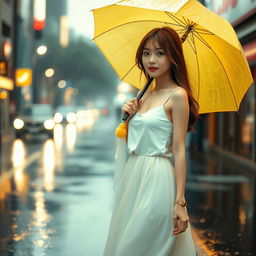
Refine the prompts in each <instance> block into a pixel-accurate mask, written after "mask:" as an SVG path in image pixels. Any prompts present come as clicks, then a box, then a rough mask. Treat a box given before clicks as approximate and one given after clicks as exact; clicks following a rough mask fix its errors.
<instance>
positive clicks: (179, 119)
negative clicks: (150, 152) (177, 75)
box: [172, 88, 189, 201]
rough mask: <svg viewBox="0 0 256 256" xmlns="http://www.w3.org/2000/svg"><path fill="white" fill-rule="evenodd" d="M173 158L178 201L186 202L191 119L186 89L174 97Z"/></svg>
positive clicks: (177, 92)
mask: <svg viewBox="0 0 256 256" xmlns="http://www.w3.org/2000/svg"><path fill="white" fill-rule="evenodd" d="M172 105H173V108H172V119H173V157H174V162H175V174H176V175H175V176H176V185H177V186H176V201H184V200H185V186H186V134H187V127H188V119H189V103H188V96H187V93H186V91H185V90H184V89H182V88H181V89H179V90H177V91H176V93H175V94H174V95H173V104H172Z"/></svg>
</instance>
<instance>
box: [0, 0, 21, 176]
mask: <svg viewBox="0 0 256 256" xmlns="http://www.w3.org/2000/svg"><path fill="white" fill-rule="evenodd" d="M17 9H18V1H14V0H8V1H7V0H5V1H4V0H0V48H1V49H0V152H1V154H0V155H1V159H0V162H1V166H2V162H3V161H5V159H4V157H3V154H2V152H4V151H6V150H7V149H6V141H7V140H8V139H9V137H10V126H11V125H10V123H11V121H10V116H11V115H13V113H14V111H15V110H14V108H15V106H14V101H13V88H14V72H13V71H14V66H15V32H16V26H15V22H14V18H15V14H16V12H17ZM0 172H1V171H0Z"/></svg>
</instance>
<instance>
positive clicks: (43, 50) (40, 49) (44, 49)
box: [36, 45, 47, 55]
mask: <svg viewBox="0 0 256 256" xmlns="http://www.w3.org/2000/svg"><path fill="white" fill-rule="evenodd" d="M36 52H37V54H38V55H44V54H46V52H47V47H46V46H45V45H40V46H39V47H38V48H37V49H36Z"/></svg>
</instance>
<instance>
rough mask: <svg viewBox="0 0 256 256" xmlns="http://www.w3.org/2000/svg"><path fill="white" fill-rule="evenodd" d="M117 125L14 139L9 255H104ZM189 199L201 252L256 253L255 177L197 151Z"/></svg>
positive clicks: (5, 200) (7, 187)
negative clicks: (254, 220) (255, 217)
mask: <svg viewBox="0 0 256 256" xmlns="http://www.w3.org/2000/svg"><path fill="white" fill-rule="evenodd" d="M115 126H116V120H115V118H112V117H111V116H106V117H100V118H99V119H98V120H95V121H94V120H91V121H90V122H88V123H86V125H84V126H83V127H77V126H75V125H67V126H64V127H62V126H56V128H55V131H54V140H52V139H45V138H27V140H26V141H24V140H21V139H16V140H15V141H14V142H13V143H12V145H11V146H12V150H11V153H10V155H9V156H10V166H9V168H8V170H7V171H5V172H3V170H2V172H3V173H2V175H1V178H0V187H1V189H0V227H1V228H0V255H1V256H11V255H12V256H18V255H24V256H44V255H45V256H46V255H47V256H48V255H49V256H71V255H72V256H100V255H102V252H103V248H104V244H105V241H106V238H107V232H108V227H109V222H110V217H111V208H112V203H113V188H112V185H113V183H112V182H113V178H112V177H113V170H114V150H115V136H114V128H115ZM6 157H7V158H8V154H6ZM186 198H187V200H188V202H189V205H188V211H189V214H190V219H191V225H192V230H193V234H194V238H195V242H196V246H197V250H198V255H199V256H200V255H201V256H204V255H214V256H215V255H216V256H217V255H230V256H231V255H232V256H233V255H241V256H245V255H256V249H255V235H254V232H253V231H254V230H255V223H254V222H253V218H252V216H253V213H254V210H255V208H254V207H255V174H253V173H252V172H249V171H246V170H242V169H241V168H239V167H237V166H234V165H232V163H230V162H225V161H224V160H222V159H221V158H220V157H218V156H214V155H209V154H198V153H195V152H191V153H190V154H188V178H187V196H186ZM131 256H135V255H131ZM184 256H185V255H184Z"/></svg>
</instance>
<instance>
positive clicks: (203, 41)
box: [193, 34, 238, 109]
mask: <svg viewBox="0 0 256 256" xmlns="http://www.w3.org/2000/svg"><path fill="white" fill-rule="evenodd" d="M193 35H195V36H196V37H197V38H198V39H199V40H200V41H201V42H202V43H204V44H205V45H206V46H208V48H209V49H210V50H211V51H212V52H213V54H214V55H215V56H216V58H217V59H218V61H219V63H220V64H221V66H222V68H223V70H224V72H225V75H226V77H227V79H228V83H229V86H230V89H231V92H232V94H233V98H234V101H235V104H236V109H238V104H237V101H236V97H235V94H234V91H233V88H232V86H231V82H230V80H229V77H228V74H227V72H226V69H225V67H224V65H223V63H222V62H221V60H220V59H219V56H218V55H217V54H216V52H215V51H214V50H213V49H212V48H211V47H210V46H209V45H208V43H207V42H206V41H205V40H204V39H203V38H201V36H200V35H198V36H199V37H200V38H201V39H202V40H201V39H200V38H199V37H198V36H197V35H196V34H193Z"/></svg>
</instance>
